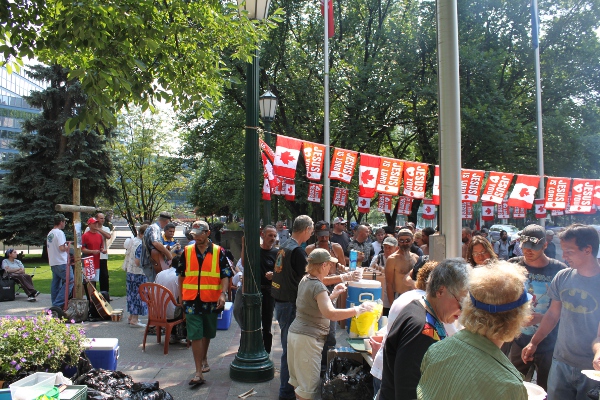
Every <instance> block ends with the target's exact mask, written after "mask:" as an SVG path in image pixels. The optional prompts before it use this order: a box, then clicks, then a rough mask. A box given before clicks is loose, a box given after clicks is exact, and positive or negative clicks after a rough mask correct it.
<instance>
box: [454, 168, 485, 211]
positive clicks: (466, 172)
mask: <svg viewBox="0 0 600 400" xmlns="http://www.w3.org/2000/svg"><path fill="white" fill-rule="evenodd" d="M484 175H485V171H479V170H474V169H463V170H462V172H461V177H460V185H461V195H462V197H461V199H462V201H463V202H464V201H468V202H470V203H477V200H479V191H480V190H481V184H482V183H483V177H484Z"/></svg>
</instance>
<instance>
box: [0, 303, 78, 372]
mask: <svg viewBox="0 0 600 400" xmlns="http://www.w3.org/2000/svg"><path fill="white" fill-rule="evenodd" d="M65 322H66V321H65V320H58V319H55V318H52V316H51V315H50V313H46V314H41V315H39V316H34V317H2V318H0V380H4V381H8V382H11V381H14V380H15V378H17V377H20V376H22V375H24V373H30V372H37V371H39V372H59V371H61V370H62V368H64V366H65V365H72V364H76V363H77V361H78V359H79V355H80V354H81V352H82V351H83V350H84V346H83V344H84V341H85V331H84V330H83V329H82V328H81V327H78V326H75V325H69V324H66V323H65ZM71 322H74V321H71Z"/></svg>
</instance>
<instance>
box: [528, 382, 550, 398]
mask: <svg viewBox="0 0 600 400" xmlns="http://www.w3.org/2000/svg"><path fill="white" fill-rule="evenodd" d="M523 385H525V388H526V389H527V398H528V399H529V400H544V399H545V398H546V392H545V391H544V389H543V388H542V387H540V386H538V385H536V384H534V383H530V382H523Z"/></svg>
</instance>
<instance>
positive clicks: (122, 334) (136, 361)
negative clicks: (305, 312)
mask: <svg viewBox="0 0 600 400" xmlns="http://www.w3.org/2000/svg"><path fill="white" fill-rule="evenodd" d="M50 305H51V302H50V295H48V294H41V295H40V296H39V297H38V301H37V302H34V303H30V302H28V301H27V298H26V297H25V296H24V295H20V296H17V297H16V300H15V301H9V302H1V303H0V315H35V314H37V313H40V312H42V311H43V310H44V308H47V307H49V306H50ZM111 305H112V306H113V308H122V309H124V310H126V308H127V307H126V299H125V297H122V298H112V302H111ZM140 321H142V322H144V323H145V322H146V321H145V320H144V319H143V317H140ZM81 325H82V327H83V328H84V329H85V330H86V336H87V337H89V338H118V339H119V347H120V349H119V360H118V365H117V369H118V370H120V371H122V372H124V373H126V374H127V375H131V376H132V377H133V379H134V380H135V381H137V382H142V381H155V380H157V381H159V383H160V387H161V388H162V389H165V390H166V391H168V392H169V393H171V394H172V395H173V397H174V398H175V399H198V400H205V399H209V400H217V399H218V400H220V399H230V400H233V399H237V398H238V397H237V396H238V395H239V394H242V393H244V392H246V391H248V390H249V389H252V388H254V390H255V391H256V392H257V394H256V395H254V396H252V398H256V399H277V398H278V393H279V361H280V359H281V343H280V342H279V337H280V331H279V325H278V324H277V322H276V321H274V323H273V349H272V355H271V357H272V359H273V362H274V364H275V368H276V371H275V378H274V379H273V380H271V381H269V382H262V383H240V382H233V381H232V380H231V379H230V378H229V365H230V364H231V362H232V361H233V359H234V357H235V354H236V353H237V350H238V347H239V342H240V335H241V331H240V329H239V327H238V325H237V324H236V322H235V320H234V319H233V318H232V322H231V327H230V328H229V330H226V331H224V330H223V331H218V332H217V337H216V338H215V339H213V340H212V341H211V344H210V347H209V351H208V358H209V365H210V368H211V370H210V372H208V373H206V374H205V375H204V377H205V379H206V381H207V383H206V384H204V385H202V386H200V387H197V388H192V387H190V386H189V385H188V382H189V380H190V379H191V378H192V377H193V376H194V371H195V368H194V362H193V358H192V350H191V348H190V349H187V348H186V347H185V345H182V344H174V345H169V354H167V355H164V354H163V345H162V344H160V345H159V344H157V343H156V336H148V339H147V341H146V351H145V352H143V351H142V339H143V332H144V328H141V327H140V328H132V327H130V326H129V325H128V323H127V313H126V312H125V315H124V317H123V320H122V321H120V322H112V321H100V322H84V323H82V324H81ZM338 332H339V330H338ZM163 340H164V336H163ZM163 343H164V342H163ZM344 343H345V340H344Z"/></svg>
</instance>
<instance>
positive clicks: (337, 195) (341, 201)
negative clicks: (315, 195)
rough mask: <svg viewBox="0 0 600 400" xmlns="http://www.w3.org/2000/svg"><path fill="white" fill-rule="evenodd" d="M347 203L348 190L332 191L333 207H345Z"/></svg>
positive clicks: (338, 189) (337, 189) (337, 188)
mask: <svg viewBox="0 0 600 400" xmlns="http://www.w3.org/2000/svg"><path fill="white" fill-rule="evenodd" d="M347 201H348V189H343V188H339V187H336V188H335V190H334V191H333V205H334V206H338V207H346V202H347Z"/></svg>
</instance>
